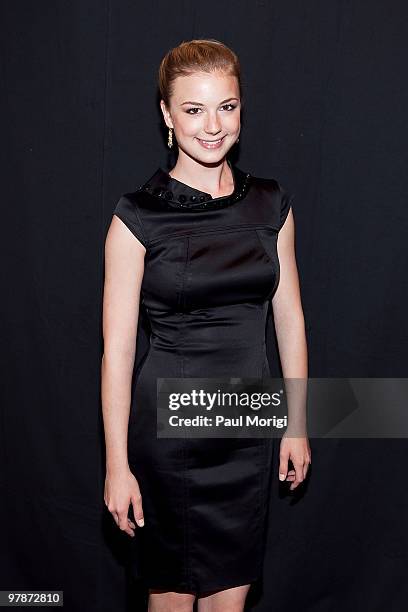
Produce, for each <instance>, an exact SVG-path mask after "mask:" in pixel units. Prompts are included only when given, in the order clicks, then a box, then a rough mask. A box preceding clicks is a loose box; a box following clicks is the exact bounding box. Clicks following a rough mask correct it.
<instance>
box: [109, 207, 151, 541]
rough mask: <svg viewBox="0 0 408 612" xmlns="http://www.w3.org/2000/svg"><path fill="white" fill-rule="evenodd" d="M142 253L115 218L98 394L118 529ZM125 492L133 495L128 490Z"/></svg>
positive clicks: (123, 503)
mask: <svg viewBox="0 0 408 612" xmlns="http://www.w3.org/2000/svg"><path fill="white" fill-rule="evenodd" d="M145 252H146V249H145V247H144V246H143V245H142V244H141V243H140V242H139V241H138V240H137V239H136V238H135V237H134V236H133V235H132V233H131V232H130V231H129V229H128V228H127V227H126V225H125V224H124V223H123V222H122V221H121V220H120V219H119V218H118V217H116V216H115V215H114V216H113V219H112V223H111V225H110V228H109V231H108V234H107V237H106V242H105V284H104V295H103V337H104V354H103V358H102V367H101V395H102V412H103V423H104V432H105V444H106V472H107V478H108V480H109V479H110V483H111V486H110V487H109V492H108V494H105V497H107V498H108V499H105V501H106V502H107V503H108V504H110V506H111V507H109V505H108V507H109V509H110V510H111V511H112V513H113V512H116V513H117V514H118V518H119V522H120V521H121V520H122V519H123V522H122V524H124V518H123V513H124V512H125V510H126V514H127V509H128V506H129V503H128V504H127V507H126V508H125V506H126V497H127V495H128V493H129V487H128V485H129V483H130V484H132V482H131V478H129V477H128V476H129V465H128V456H127V432H128V424H129V411H130V400H131V383H132V374H133V367H134V361H135V353H136V335H137V324H138V318H139V303H140V288H141V284H142V279H143V273H144V256H145ZM124 475H126V477H127V480H126V483H125V485H124ZM112 482H113V483H114V484H113V485H112ZM117 483H120V484H119V485H118V484H117ZM130 489H131V491H130V493H132V486H131V487H130ZM112 491H113V493H112ZM124 492H125V493H124ZM133 493H134V490H133ZM130 496H131V495H130ZM118 500H119V501H118ZM139 505H140V504H139ZM118 506H120V507H118ZM121 516H122V519H121ZM119 522H118V524H119ZM121 528H122V526H121ZM126 530H127V529H125V531H126ZM128 533H129V532H128Z"/></svg>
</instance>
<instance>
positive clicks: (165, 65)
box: [158, 38, 242, 107]
mask: <svg viewBox="0 0 408 612" xmlns="http://www.w3.org/2000/svg"><path fill="white" fill-rule="evenodd" d="M215 71H220V72H224V73H225V74H227V75H229V76H235V77H237V79H238V86H239V93H240V96H241V97H242V86H241V69H240V64H239V59H238V56H237V55H236V54H235V53H234V51H232V49H230V48H229V47H227V45H224V43H222V42H220V41H219V40H215V39H214V38H208V39H194V40H189V41H183V42H182V43H180V44H179V45H178V46H177V47H174V48H173V49H170V51H168V52H167V53H166V55H165V56H164V57H163V59H162V61H161V62H160V67H159V75H158V84H159V90H160V94H161V97H162V99H163V100H164V102H165V104H166V106H167V107H168V106H169V101H170V98H171V95H172V93H173V82H174V81H175V79H176V78H177V77H178V76H187V75H189V74H192V73H193V72H215Z"/></svg>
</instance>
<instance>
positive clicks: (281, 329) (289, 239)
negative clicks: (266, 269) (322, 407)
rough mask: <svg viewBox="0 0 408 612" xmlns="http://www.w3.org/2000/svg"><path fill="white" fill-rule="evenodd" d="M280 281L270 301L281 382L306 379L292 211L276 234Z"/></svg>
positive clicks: (304, 345) (304, 340) (301, 311)
mask: <svg viewBox="0 0 408 612" xmlns="http://www.w3.org/2000/svg"><path fill="white" fill-rule="evenodd" d="M278 257H279V263H280V280H279V285H278V288H277V290H276V292H275V294H274V296H273V298H272V308H273V318H274V321H275V329H276V336H277V339H278V346H279V355H280V360H281V363H282V371H283V376H284V377H285V378H306V377H307V372H308V368H307V345H306V335H305V321H304V316H303V308H302V302H301V296H300V287H299V275H298V271H297V265H296V255H295V223H294V219H293V213H292V210H290V211H289V214H288V216H287V219H286V221H285V223H284V225H283V227H282V229H281V231H280V232H279V234H278Z"/></svg>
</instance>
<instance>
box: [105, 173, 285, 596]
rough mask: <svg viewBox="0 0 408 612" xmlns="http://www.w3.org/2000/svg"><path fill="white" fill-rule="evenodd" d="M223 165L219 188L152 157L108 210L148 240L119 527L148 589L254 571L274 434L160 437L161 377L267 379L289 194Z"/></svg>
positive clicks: (205, 587) (220, 580) (209, 582)
mask: <svg viewBox="0 0 408 612" xmlns="http://www.w3.org/2000/svg"><path fill="white" fill-rule="evenodd" d="M229 165H230V168H231V170H232V172H233V177H234V191H233V193H232V194H231V195H229V196H225V197H220V198H212V197H211V195H210V194H208V193H205V192H202V191H199V190H198V189H195V188H193V187H191V186H188V185H186V184H184V183H182V182H180V181H178V180H176V179H174V178H172V177H170V175H169V174H168V173H167V172H165V171H164V170H163V169H162V168H159V169H158V170H157V171H156V172H155V173H154V174H153V176H152V177H151V178H150V180H148V181H147V182H146V183H145V184H144V185H143V186H141V187H140V188H139V189H138V190H136V191H135V192H132V193H126V194H124V195H123V196H122V197H121V198H120V199H119V201H118V203H117V206H116V208H115V210H114V214H115V215H117V216H118V217H119V218H120V219H121V220H122V221H123V222H124V223H125V224H126V226H127V227H128V228H129V230H130V231H131V232H132V233H133V234H134V236H136V238H137V239H138V240H139V241H140V242H141V243H142V244H143V245H144V246H145V247H146V254H145V270H144V276H143V282H142V288H141V308H142V307H144V308H146V312H147V315H148V317H149V321H150V325H151V337H150V346H149V350H148V352H147V354H146V356H145V357H144V358H143V360H142V365H141V367H140V368H139V369H138V372H137V375H136V376H134V382H133V388H132V403H131V410H130V418H129V435H128V457H129V465H130V468H131V470H132V472H133V474H134V475H135V477H136V478H137V480H138V483H139V486H140V490H141V494H142V502H143V510H144V519H145V525H144V527H136V529H135V537H134V538H132V539H130V538H129V547H130V551H131V566H132V570H133V573H134V576H135V577H136V578H137V579H140V580H141V581H142V582H143V583H144V585H145V586H146V587H148V588H156V589H166V590H171V591H189V592H194V593H197V594H202V593H205V592H206V591H211V590H218V589H225V588H230V587H233V586H239V585H242V584H249V583H250V582H254V581H255V580H257V579H259V578H260V577H261V575H262V566H263V557H264V548H265V541H266V526H267V523H266V519H267V513H268V498H269V486H270V479H271V474H272V465H271V463H272V452H273V439H259V438H256V439H255V438H253V439H250V438H246V439H243V438H241V439H239V438H237V439H233V438H227V439H214V438H206V439H202V438H201V439H199V438H196V439H192V438H190V439H186V438H183V439H164V438H157V424H156V423H157V412H156V401H157V399H156V398H157V392H156V379H157V378H158V377H170V378H183V377H184V378H195V377H197V378H212V377H214V378H216V377H224V376H225V377H238V378H240V377H248V378H262V377H268V376H270V371H269V366H268V361H267V356H266V346H265V324H266V316H267V311H268V304H269V301H270V300H271V298H272V296H273V294H274V291H275V289H276V287H277V284H278V282H279V261H278V255H277V246H276V245H277V237H278V232H279V230H280V229H281V227H282V225H283V223H284V221H285V219H286V217H287V215H288V212H289V209H290V206H291V200H292V197H291V196H290V195H289V193H288V192H287V191H286V190H285V189H283V188H282V186H281V185H280V184H279V183H278V182H277V181H276V180H275V179H273V178H270V179H264V178H257V177H254V176H251V175H249V174H248V173H245V172H243V171H242V170H240V169H239V168H238V167H236V166H235V165H233V164H232V163H230V162H229ZM129 516H131V518H132V519H133V515H132V514H131V513H130V514H129Z"/></svg>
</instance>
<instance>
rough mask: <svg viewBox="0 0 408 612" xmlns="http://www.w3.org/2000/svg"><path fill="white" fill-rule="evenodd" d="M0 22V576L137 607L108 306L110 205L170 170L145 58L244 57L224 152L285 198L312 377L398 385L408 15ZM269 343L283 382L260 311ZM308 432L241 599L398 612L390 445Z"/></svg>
mask: <svg viewBox="0 0 408 612" xmlns="http://www.w3.org/2000/svg"><path fill="white" fill-rule="evenodd" d="M0 11H1V14H0V18H1V22H2V36H1V43H0V44H1V58H2V59H1V89H2V93H3V95H2V108H1V110H2V112H1V119H2V124H3V126H2V128H3V129H2V134H3V136H2V147H1V151H2V153H3V156H2V163H1V169H2V174H3V177H2V196H3V197H2V200H3V202H2V209H1V213H2V232H1V271H2V283H1V287H2V299H1V305H2V309H3V313H2V314H1V317H0V320H1V346H2V350H1V363H0V366H1V380H2V385H1V395H2V407H3V409H2V411H1V421H0V428H1V429H0V430H1V439H0V444H1V447H0V453H1V455H0V460H1V470H0V478H1V480H0V496H1V503H0V512H1V516H0V524H1V527H2V533H1V542H2V544H1V555H2V571H1V584H0V588H1V589H31V590H34V589H36V590H39V589H63V590H64V598H65V609H66V610H75V611H76V610H87V612H91V611H98V612H105V611H109V612H110V611H111V610H117V611H120V610H126V609H127V606H129V609H132V610H138V611H139V610H140V611H142V610H144V606H143V604H142V603H140V602H141V599H140V596H143V594H140V593H139V592H138V589H137V588H136V586H137V585H135V584H133V582H132V580H131V579H130V577H129V576H127V573H126V570H125V558H126V543H127V541H128V539H129V538H128V536H126V535H125V534H123V533H121V532H119V530H118V529H117V527H116V525H114V523H113V519H112V518H111V517H110V515H109V514H107V511H106V510H104V504H103V486H104V473H103V469H104V457H103V432H102V423H101V410H100V399H99V394H100V392H99V386H100V381H99V372H100V359H101V355H102V336H101V303H102V287H103V248H104V239H105V236H106V231H107V228H108V225H109V223H110V220H111V214H112V211H113V208H114V206H115V204H116V202H117V200H118V199H119V196H120V195H121V194H122V193H126V192H128V191H132V190H134V189H135V188H136V187H137V186H138V185H139V184H140V183H141V182H144V181H145V180H147V178H148V177H150V176H151V174H152V173H153V172H154V170H155V169H156V168H157V166H158V165H159V164H161V165H163V166H164V167H167V168H169V167H171V163H172V162H173V160H172V159H171V157H168V153H167V150H166V142H165V134H164V132H163V130H162V128H161V125H162V120H161V115H160V110H159V106H158V99H157V93H156V72H157V68H158V65H159V62H160V60H161V58H162V56H163V55H164V54H165V53H166V51H167V50H168V49H169V48H170V47H172V46H175V45H177V44H179V43H180V42H181V41H182V40H189V39H191V38H201V37H214V38H217V39H220V40H222V41H223V42H225V43H226V44H228V45H230V46H231V47H232V48H233V49H234V50H235V51H236V52H237V53H238V55H239V57H240V59H241V64H242V70H243V83H244V93H245V98H246V100H245V105H246V106H245V114H244V116H243V129H242V132H241V138H240V145H239V156H238V158H237V159H236V161H237V164H238V166H239V167H241V168H242V169H244V170H246V171H248V172H251V173H252V174H254V175H257V176H266V177H275V178H277V179H278V180H279V181H280V182H281V183H282V184H283V185H284V186H285V187H286V188H287V189H289V190H290V191H292V192H293V193H294V194H295V200H294V203H293V211H294V215H295V222H296V240H297V258H298V266H299V273H300V277H301V288H302V298H303V305H304V312H305V317H306V323H307V334H308V346H309V366H310V369H309V374H310V376H316V377H330V376H332V377H405V376H407V356H408V355H407V353H408V348H407V347H408V343H407V340H408V338H407V330H408V326H407V323H406V315H405V314H404V313H405V312H406V302H407V281H406V269H407V248H406V236H407V230H408V224H407V220H408V212H407V190H408V173H407V152H408V147H407V135H408V134H407V119H406V113H407V108H408V85H407V78H406V76H407V75H406V63H407V37H408V9H407V6H406V3H405V2H403V1H402V0H399V1H398V0H396V1H394V2H391V3H385V2H383V1H380V0H371V1H370V2H366V3H364V2H356V1H354V2H353V1H351V0H320V1H318V0H308V1H307V2H306V1H305V0H293V1H288V0H286V1H279V2H275V1H270V2H267V1H254V0H251V1H250V0H236V1H234V2H217V1H214V0H206V2H203V3H195V2H187V1H181V0H172V2H167V1H164V0H152V1H149V2H135V1H130V0H128V1H126V0H117V1H115V2H114V1H113V0H110V1H109V0H80V1H79V0H71V1H70V2H67V1H62V0H59V1H58V0H54V1H52V2H51V1H45V0H42V1H41V2H31V1H28V0H14V1H13V2H11V1H10V2H3V3H1V8H0ZM169 165H170V166H169ZM139 331H140V333H139V336H138V354H137V361H138V362H139V361H140V359H141V358H142V357H143V354H144V351H145V349H146V346H147V345H146V338H147V336H146V333H145V331H144V324H143V322H142V326H141V328H140V330H139ZM268 351H269V356H270V361H271V368H272V370H273V375H275V374H277V375H279V367H278V357H277V353H276V343H275V337H274V333H273V324H272V323H271V322H270V325H269V327H268ZM384 409H385V410H386V406H385V407H384ZM311 443H312V456H313V465H312V469H311V479H310V480H309V481H308V482H307V483H306V484H305V485H304V486H303V489H304V491H305V492H306V494H305V495H303V496H302V495H297V496H289V495H287V494H285V486H284V487H283V488H282V486H280V485H279V484H278V481H277V478H276V479H275V481H274V486H273V491H272V500H271V501H272V505H271V513H270V530H269V541H268V553H267V558H266V564H265V585H264V592H263V593H260V594H258V595H257V594H256V593H254V594H253V596H251V599H250V600H249V602H248V603H249V604H251V609H252V607H253V609H256V610H262V611H272V610H279V611H280V612H284V611H286V610H293V609H296V610H304V611H307V612H320V611H322V612H326V611H328V610H330V611H331V612H337V611H339V612H340V611H341V612H345V611H349V610H350V611H353V612H354V611H355V610H357V609H360V610H369V611H370V612H376V611H379V612H383V611H384V610H385V609H387V610H392V611H400V610H401V611H402V610H405V604H406V600H407V596H408V589H407V580H406V576H407V569H408V567H407V566H408V563H407V561H408V536H407V534H408V530H407V522H408V517H407V507H408V505H407V502H408V496H407V490H406V469H405V468H406V457H407V444H406V441H405V440H404V439H400V440H398V439H395V440H376V439H372V440H357V439H356V440H339V439H326V440H311ZM275 450H276V451H277V449H276V448H275ZM275 472H277V465H276V468H275ZM242 536H243V537H245V534H242Z"/></svg>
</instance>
